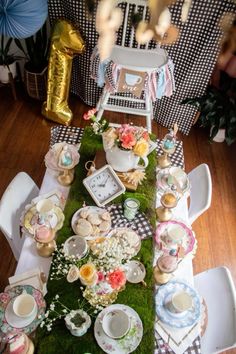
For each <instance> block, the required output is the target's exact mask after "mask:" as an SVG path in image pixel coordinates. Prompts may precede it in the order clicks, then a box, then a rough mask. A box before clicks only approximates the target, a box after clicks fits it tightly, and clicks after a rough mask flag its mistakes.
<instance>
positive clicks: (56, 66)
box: [42, 20, 85, 125]
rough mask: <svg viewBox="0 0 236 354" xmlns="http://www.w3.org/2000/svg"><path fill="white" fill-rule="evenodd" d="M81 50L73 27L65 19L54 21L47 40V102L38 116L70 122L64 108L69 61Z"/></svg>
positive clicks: (69, 74)
mask: <svg viewBox="0 0 236 354" xmlns="http://www.w3.org/2000/svg"><path fill="white" fill-rule="evenodd" d="M84 49H85V45H84V41H83V39H82V38H81V36H80V33H79V31H78V30H77V29H76V28H75V27H74V26H73V24H72V23H70V22H68V21H66V20H59V21H57V22H56V24H55V26H54V29H53V33H52V38H51V49H50V58H49V66H48V83H47V101H46V102H44V103H43V106H42V114H43V115H44V116H45V117H46V118H48V119H51V120H53V121H54V122H57V123H60V124H64V125H69V124H70V123H71V120H72V117H73V114H72V112H71V110H70V108H69V106H68V96H69V89H70V79H71V69H72V59H73V55H74V54H80V53H83V51H84Z"/></svg>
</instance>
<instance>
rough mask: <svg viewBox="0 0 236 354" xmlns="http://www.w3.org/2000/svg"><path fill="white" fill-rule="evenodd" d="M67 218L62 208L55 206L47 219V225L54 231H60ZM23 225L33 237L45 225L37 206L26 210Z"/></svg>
mask: <svg viewBox="0 0 236 354" xmlns="http://www.w3.org/2000/svg"><path fill="white" fill-rule="evenodd" d="M64 219H65V216H64V214H63V211H62V209H61V208H60V207H58V206H56V205H54V207H53V209H52V210H51V211H50V213H49V214H48V217H47V221H46V223H48V224H49V226H50V227H51V228H52V230H53V231H55V232H56V231H58V230H60V229H61V228H62V226H63V222H64ZM21 223H22V226H23V229H25V230H26V231H27V232H28V233H30V234H31V235H32V236H34V234H35V232H34V231H35V229H37V227H39V226H42V225H45V220H43V219H41V217H40V214H39V212H38V211H37V209H36V205H33V206H30V207H29V209H26V210H25V212H24V214H23V215H22V217H21Z"/></svg>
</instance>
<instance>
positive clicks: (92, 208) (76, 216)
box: [71, 205, 111, 240]
mask: <svg viewBox="0 0 236 354" xmlns="http://www.w3.org/2000/svg"><path fill="white" fill-rule="evenodd" d="M82 210H88V211H91V212H95V213H98V214H103V213H105V212H107V210H106V209H103V208H99V207H96V206H93V205H92V206H86V207H84V208H81V209H79V210H77V211H76V212H75V213H74V215H73V216H72V219H71V227H72V229H73V231H74V233H75V234H76V235H77V231H76V222H77V221H78V219H80V217H79V215H80V213H81V211H82ZM110 223H111V219H110ZM110 228H111V226H110ZM110 228H109V230H108V231H106V232H102V231H101V232H100V233H99V234H97V235H91V236H86V237H84V238H85V240H95V239H96V238H98V237H101V236H106V235H107V234H108V232H109V231H110Z"/></svg>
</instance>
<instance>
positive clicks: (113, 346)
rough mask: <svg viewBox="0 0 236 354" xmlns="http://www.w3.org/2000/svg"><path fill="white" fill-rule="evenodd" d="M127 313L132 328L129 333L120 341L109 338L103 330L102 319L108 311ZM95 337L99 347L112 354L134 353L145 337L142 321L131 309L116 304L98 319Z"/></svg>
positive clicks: (106, 309) (105, 310) (102, 312)
mask: <svg viewBox="0 0 236 354" xmlns="http://www.w3.org/2000/svg"><path fill="white" fill-rule="evenodd" d="M117 309H119V310H122V311H125V312H126V313H127V314H128V316H129V317H130V320H131V326H130V330H129V331H128V333H127V334H126V335H125V336H124V337H123V338H120V339H113V338H110V337H108V336H107V335H106V334H105V332H104V331H103V328H102V322H101V321H102V319H103V317H104V316H105V314H106V313H107V312H108V311H112V310H117ZM94 335H95V338H96V341H97V343H98V345H99V346H100V347H101V348H102V350H103V351H104V352H105V353H108V354H110V353H112V354H129V353H132V352H133V351H134V350H135V349H136V348H137V347H138V346H139V344H140V342H141V340H142V337H143V324H142V321H141V319H140V317H139V315H138V314H137V312H136V311H134V310H133V309H132V308H131V307H129V306H126V305H121V304H114V305H111V306H108V307H107V308H105V309H104V310H102V311H101V312H100V313H99V315H98V317H97V318H96V321H95V324H94Z"/></svg>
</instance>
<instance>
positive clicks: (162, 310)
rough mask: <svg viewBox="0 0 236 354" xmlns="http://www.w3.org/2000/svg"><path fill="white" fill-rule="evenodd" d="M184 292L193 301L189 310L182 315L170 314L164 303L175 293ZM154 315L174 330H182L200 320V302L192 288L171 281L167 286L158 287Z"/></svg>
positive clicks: (179, 282) (182, 283) (180, 282)
mask: <svg viewBox="0 0 236 354" xmlns="http://www.w3.org/2000/svg"><path fill="white" fill-rule="evenodd" d="M181 291H185V292H186V293H188V294H189V295H190V296H191V298H192V301H193V306H192V308H191V309H189V310H186V311H184V312H182V313H178V314H177V313H176V314H175V313H172V312H170V311H169V310H168V309H167V308H166V303H167V302H168V301H169V300H170V298H171V296H172V295H173V294H174V293H176V292H181ZM155 301H156V313H157V316H158V317H159V319H160V320H161V321H162V322H163V323H165V324H167V325H169V326H171V327H175V328H184V327H188V326H191V325H193V324H195V323H196V322H197V321H198V320H200V316H201V300H200V297H199V295H198V293H197V292H196V290H194V289H193V288H192V287H190V286H189V285H188V284H186V283H184V282H182V281H180V280H171V281H169V282H168V283H167V284H165V285H162V286H161V287H159V289H158V291H157V293H156V296H155Z"/></svg>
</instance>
